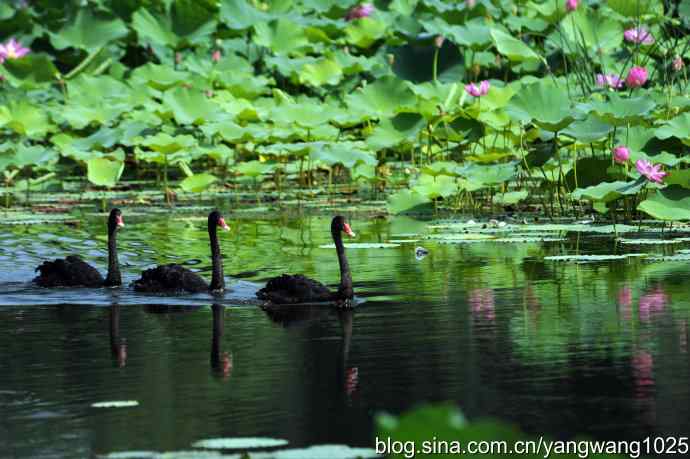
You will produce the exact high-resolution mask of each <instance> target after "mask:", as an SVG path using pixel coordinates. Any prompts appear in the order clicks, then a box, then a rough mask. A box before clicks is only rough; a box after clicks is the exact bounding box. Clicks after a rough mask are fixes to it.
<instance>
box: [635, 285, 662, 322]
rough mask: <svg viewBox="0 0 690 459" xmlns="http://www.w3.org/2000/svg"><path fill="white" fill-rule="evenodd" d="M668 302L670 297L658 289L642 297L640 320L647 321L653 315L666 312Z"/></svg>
mask: <svg viewBox="0 0 690 459" xmlns="http://www.w3.org/2000/svg"><path fill="white" fill-rule="evenodd" d="M667 302H668V295H666V293H665V292H664V291H663V290H662V289H661V288H658V287H657V288H656V289H654V290H653V291H652V292H650V293H647V294H646V295H642V296H641V297H640V320H643V321H647V320H649V318H650V316H651V315H652V314H653V313H658V312H661V311H663V310H664V308H665V307H666V303H667Z"/></svg>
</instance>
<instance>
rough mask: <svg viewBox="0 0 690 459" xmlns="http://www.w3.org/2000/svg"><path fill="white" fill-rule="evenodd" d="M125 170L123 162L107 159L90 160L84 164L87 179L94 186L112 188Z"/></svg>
mask: <svg viewBox="0 0 690 459" xmlns="http://www.w3.org/2000/svg"><path fill="white" fill-rule="evenodd" d="M124 169H125V163H124V162H123V161H113V160H111V159H108V158H92V159H89V160H88V161H87V162H86V170H87V174H86V176H87V178H88V180H89V182H91V183H93V184H94V185H96V186H104V187H107V188H112V187H114V186H115V185H116V184H117V182H118V180H120V177H121V176H122V171H123V170H124Z"/></svg>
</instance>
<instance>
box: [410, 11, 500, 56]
mask: <svg viewBox="0 0 690 459" xmlns="http://www.w3.org/2000/svg"><path fill="white" fill-rule="evenodd" d="M420 23H421V24H422V26H423V27H424V28H425V29H426V30H427V32H430V33H433V34H434V35H441V36H443V37H447V38H448V39H449V40H452V41H453V42H454V43H457V44H458V45H461V46H468V47H471V48H472V49H475V50H479V49H484V48H486V46H487V45H489V44H491V43H492V40H493V37H492V33H491V32H492V29H491V28H490V27H489V26H487V25H486V24H485V23H484V21H483V20H472V21H468V22H466V23H465V24H463V25H450V24H448V23H447V22H446V21H444V20H443V19H441V18H440V17H433V18H429V19H422V20H421V21H420Z"/></svg>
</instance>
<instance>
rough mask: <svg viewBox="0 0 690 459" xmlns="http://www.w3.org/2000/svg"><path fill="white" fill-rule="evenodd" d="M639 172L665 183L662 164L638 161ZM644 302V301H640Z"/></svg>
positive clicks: (650, 179) (652, 180) (636, 165)
mask: <svg viewBox="0 0 690 459" xmlns="http://www.w3.org/2000/svg"><path fill="white" fill-rule="evenodd" d="M635 167H636V168H637V172H639V173H640V174H642V175H644V176H645V177H647V180H649V181H650V182H656V183H664V180H663V179H664V177H666V175H667V174H666V172H664V171H662V170H661V164H652V163H650V162H649V161H645V160H644V159H638V160H637V162H636V163H635ZM640 301H642V300H640Z"/></svg>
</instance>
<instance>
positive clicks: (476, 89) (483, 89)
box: [465, 80, 491, 97]
mask: <svg viewBox="0 0 690 459" xmlns="http://www.w3.org/2000/svg"><path fill="white" fill-rule="evenodd" d="M490 86H491V85H490V83H489V81H488V80H484V81H482V82H481V83H479V85H477V84H476V83H470V84H468V85H465V91H467V94H469V95H470V96H474V97H481V96H485V95H486V94H487V93H488V92H489V87H490Z"/></svg>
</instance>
